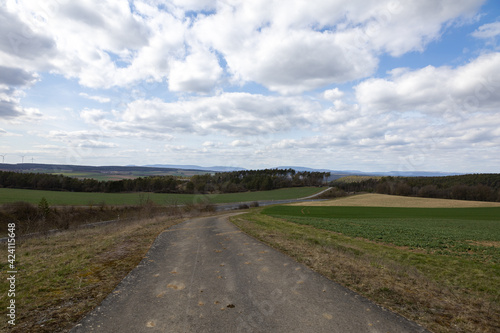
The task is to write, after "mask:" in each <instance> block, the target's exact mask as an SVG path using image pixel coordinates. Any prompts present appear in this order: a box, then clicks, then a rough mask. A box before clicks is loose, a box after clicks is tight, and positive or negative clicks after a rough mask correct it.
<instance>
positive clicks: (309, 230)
mask: <svg viewBox="0 0 500 333" xmlns="http://www.w3.org/2000/svg"><path fill="white" fill-rule="evenodd" d="M349 200H352V197H351V198H349V197H347V198H342V199H336V200H333V201H335V202H336V205H337V206H307V204H308V203H302V204H301V206H298V205H297V206H296V205H280V206H270V207H265V208H258V209H256V210H254V211H252V212H250V213H248V214H245V215H239V216H235V217H233V218H232V221H233V223H235V224H236V225H237V226H239V227H240V228H241V229H242V230H243V231H245V232H247V233H249V234H251V235H253V236H254V237H256V238H258V239H260V240H262V241H263V242H266V243H267V244H269V245H271V246H273V247H275V248H277V249H279V250H280V251H282V252H284V253H286V254H288V255H290V256H292V257H294V258H295V259H296V260H298V261H299V262H302V263H304V264H306V265H308V266H309V267H311V268H312V269H314V270H316V271H317V272H319V273H321V274H323V275H325V276H327V277H329V278H330V279H332V280H334V281H336V282H339V283H340V284H342V285H344V286H346V287H348V288H350V289H352V290H355V291H356V292H358V293H360V294H362V295H363V296H365V297H367V298H369V299H371V300H373V301H375V302H376V303H378V304H380V305H382V306H384V307H386V308H389V309H391V310H393V311H395V312H398V313H400V314H402V315H404V316H406V317H407V318H410V319H412V320H415V321H416V322H418V323H420V324H421V325H423V326H424V327H426V328H428V329H430V330H431V331H433V332H498V331H499V330H500V207H476V208H414V207H359V206H358V207H351V206H342V202H343V201H344V202H349ZM405 200H407V199H405ZM428 200H430V199H428ZM417 204H420V203H417ZM409 206H411V203H409ZM431 206H432V204H431Z"/></svg>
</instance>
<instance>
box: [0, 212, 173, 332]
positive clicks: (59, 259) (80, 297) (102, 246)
mask: <svg viewBox="0 0 500 333" xmlns="http://www.w3.org/2000/svg"><path fill="white" fill-rule="evenodd" d="M178 222H180V220H179V219H173V218H171V219H168V218H165V217H164V218H153V219H143V220H136V221H131V222H122V223H119V224H114V225H109V226H104V227H99V228H95V229H81V230H75V231H66V232H63V233H60V234H57V235H55V236H51V237H48V238H36V239H28V240H24V241H22V242H21V243H18V244H17V247H16V259H17V270H18V273H17V284H16V296H15V301H16V325H15V326H10V325H8V324H7V319H6V318H7V316H6V314H7V312H6V307H7V302H8V301H9V300H8V299H7V290H8V289H9V288H8V287H9V286H8V284H7V283H6V281H7V280H6V278H7V274H6V272H7V270H8V269H7V267H8V266H7V264H8V263H7V250H6V245H5V244H2V245H1V246H2V248H3V249H4V251H3V253H4V254H5V255H3V256H2V257H1V260H0V271H1V273H0V295H1V297H2V298H1V303H0V304H1V310H0V316H1V317H2V318H3V319H2V320H1V321H0V331H2V332H6V331H9V332H67V331H68V330H69V329H70V328H72V327H73V326H74V325H75V323H76V322H77V321H78V320H80V319H81V318H82V317H83V316H84V315H85V314H86V313H87V312H88V311H90V310H91V309H93V308H94V307H95V306H97V305H98V304H99V303H100V302H101V301H102V300H103V299H104V298H105V297H106V295H108V294H109V293H110V292H111V291H112V290H113V289H114V288H115V286H116V285H117V284H118V283H119V282H120V281H121V280H122V279H123V277H125V276H126V275H127V274H128V272H129V271H130V270H132V269H133V268H134V267H135V266H137V264H138V263H139V262H140V260H141V259H142V258H143V257H144V255H145V254H146V252H147V251H148V249H149V247H150V246H151V244H152V242H153V241H154V239H155V238H156V237H157V236H158V234H159V233H160V232H161V231H163V230H164V229H166V228H168V227H169V226H172V225H174V224H176V223H178ZM89 240H91V241H89Z"/></svg>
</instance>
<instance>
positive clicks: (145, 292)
mask: <svg viewBox="0 0 500 333" xmlns="http://www.w3.org/2000/svg"><path fill="white" fill-rule="evenodd" d="M229 215H230V214H227V215H223V216H214V217H202V218H196V219H192V220H188V221H185V222H183V223H181V224H178V225H176V226H174V227H171V228H169V229H167V230H166V231H165V232H163V233H162V234H161V235H160V236H159V237H158V238H157V239H156V241H155V242H154V244H153V246H152V247H151V249H150V250H149V252H148V254H147V256H146V257H145V258H144V259H143V260H142V262H141V263H140V264H139V265H138V266H137V267H136V268H135V269H134V270H133V271H132V272H131V273H130V274H129V275H128V276H127V277H126V278H125V279H124V280H123V281H122V282H121V283H120V284H119V285H118V286H117V288H116V289H115V290H114V291H113V292H112V293H111V294H110V295H109V296H108V297H107V298H106V299H105V300H104V301H103V303H102V304H101V305H100V306H99V307H97V308H96V309H94V311H92V312H91V313H90V314H89V315H88V316H87V317H86V318H84V319H83V320H82V322H81V323H79V324H78V325H77V326H76V327H75V328H73V330H72V331H71V332H73V333H80V332H134V333H136V332H315V333H316V332H329V333H331V332H398V333H399V332H426V331H425V330H424V329H423V328H421V327H420V326H418V325H416V324H414V323H412V322H410V321H408V320H406V319H404V318H403V317H401V316H398V315H396V314H394V313H392V312H390V311H387V310H384V309H382V308H380V307H378V306H377V305H375V304H373V303H371V302H369V301H367V300H366V299H364V298H362V297H361V296H359V295H357V294H355V293H353V292H351V291H349V290H348V289H345V288H343V287H341V286H339V285H337V284H336V283H334V282H332V281H330V280H328V279H326V278H325V277H323V276H321V275H319V274H317V273H315V272H313V271H311V270H310V269H308V268H307V267H305V266H303V265H301V264H299V263H297V262H296V261H294V260H293V259H291V258H289V257H287V256H285V255H283V254H282V253H280V252H278V251H275V250H273V249H272V248H270V247H268V246H266V245H264V244H262V243H260V242H259V241H257V240H255V239H253V238H251V237H249V236H247V235H246V234H244V233H242V232H241V231H240V230H239V229H238V228H237V227H235V226H234V225H232V224H231V223H230V222H229V221H228V220H227V218H228V216H229Z"/></svg>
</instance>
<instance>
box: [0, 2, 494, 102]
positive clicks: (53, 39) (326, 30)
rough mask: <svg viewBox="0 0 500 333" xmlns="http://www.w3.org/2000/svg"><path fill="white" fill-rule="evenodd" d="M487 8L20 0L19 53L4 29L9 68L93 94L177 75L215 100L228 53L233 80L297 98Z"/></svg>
mask: <svg viewBox="0 0 500 333" xmlns="http://www.w3.org/2000/svg"><path fill="white" fill-rule="evenodd" d="M483 2H484V0H475V1H466V0H461V1H449V0H448V1H440V2H436V1H434V0H423V1H418V2H405V3H401V2H398V1H396V2H395V1H392V0H386V1H365V0H355V1H349V2H345V1H340V0H336V1H315V2H307V3H306V2H303V1H287V2H283V1H277V0H266V1H264V0H258V1H257V0H255V1H251V2H249V1H241V0H239V1H230V2H228V1H217V2H212V1H202V0H191V1H187V2H186V1H173V2H171V3H161V4H160V2H157V1H134V2H133V3H131V4H129V3H128V2H123V1H119V0H112V1H106V2H99V3H95V2H94V1H90V0H83V1H79V2H56V3H54V4H52V5H47V4H44V3H40V2H39V1H35V0H22V1H19V2H10V1H9V2H8V6H7V7H8V10H9V11H8V12H5V11H4V12H2V13H1V14H2V15H3V18H4V20H3V21H2V20H0V21H1V22H4V25H5V27H3V26H0V28H2V27H3V28H5V29H3V28H2V29H1V30H2V31H11V30H12V31H14V32H19V31H27V32H29V33H27V37H25V36H22V37H23V38H22V39H21V41H25V42H26V43H24V42H22V43H18V46H17V49H18V50H17V51H18V52H14V51H13V49H12V41H11V40H9V37H8V36H6V35H5V34H2V36H4V37H3V39H2V38H0V52H2V51H3V53H1V54H0V61H1V59H3V62H4V63H5V62H7V61H9V62H10V63H12V62H13V60H16V59H17V60H22V65H23V68H28V69H30V70H33V69H38V70H46V69H52V70H53V71H54V72H57V73H60V74H62V75H64V76H66V77H68V78H78V80H79V82H80V84H82V85H84V86H87V87H93V88H100V87H104V88H110V87H113V86H128V85H131V84H134V83H137V82H139V81H141V80H154V81H156V82H165V81H167V80H168V82H169V87H170V89H171V90H172V91H179V92H202V93H207V92H209V91H211V90H212V89H213V87H214V85H216V84H218V83H219V79H220V78H221V76H222V75H223V74H224V71H223V70H224V69H223V68H221V66H220V65H219V59H217V56H216V52H217V54H218V55H220V56H222V57H223V58H224V59H223V61H225V63H227V67H226V68H225V70H226V74H228V75H229V76H230V79H232V80H233V81H232V82H249V81H254V82H257V83H260V84H262V85H264V86H265V87H267V88H269V89H270V90H273V91H277V92H279V93H282V94H294V93H300V92H303V91H307V90H311V89H316V88H318V87H322V86H326V85H329V84H334V83H344V82H348V81H351V80H356V79H361V78H364V77H367V76H369V75H370V74H372V73H373V72H374V71H375V70H376V68H377V65H378V59H377V57H378V55H379V54H380V52H387V53H389V54H391V55H393V56H399V55H402V54H404V53H406V52H410V51H422V50H423V49H424V48H425V46H426V45H427V44H428V43H429V42H431V41H434V40H436V39H437V38H439V37H440V35H441V34H442V32H443V28H444V27H445V26H447V25H450V24H451V23H452V22H454V21H456V20H459V19H461V18H463V17H469V16H472V15H474V13H475V12H476V11H477V9H478V8H479V6H480V5H481V4H482V3H483ZM131 8H133V10H132V9H131ZM193 11H196V12H193ZM188 14H189V16H186V15H188ZM423 22H425V23H423ZM228 27H230V28H228ZM7 35H8V34H7ZM75 36H78V38H75ZM25 44H26V45H25ZM16 45H17V44H16ZM25 48H29V50H28V49H25ZM28 51H29V52H28ZM1 64H2V63H1V62H0V65H1ZM25 65H26V66H25Z"/></svg>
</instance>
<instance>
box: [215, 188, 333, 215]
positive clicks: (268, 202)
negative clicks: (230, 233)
mask: <svg viewBox="0 0 500 333" xmlns="http://www.w3.org/2000/svg"><path fill="white" fill-rule="evenodd" d="M329 189H331V187H329V188H327V189H325V190H323V191H321V192H318V193H316V194H313V195H310V196H307V197H303V198H298V199H285V200H257V201H248V202H237V203H229V204H217V205H216V210H217V211H225V210H234V209H238V208H239V207H240V205H250V204H252V203H254V202H258V203H259V206H269V205H277V204H287V203H293V202H302V201H309V200H317V201H320V200H324V199H314V198H315V197H318V196H319V195H321V194H323V193H325V192H326V191H328V190H329Z"/></svg>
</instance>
